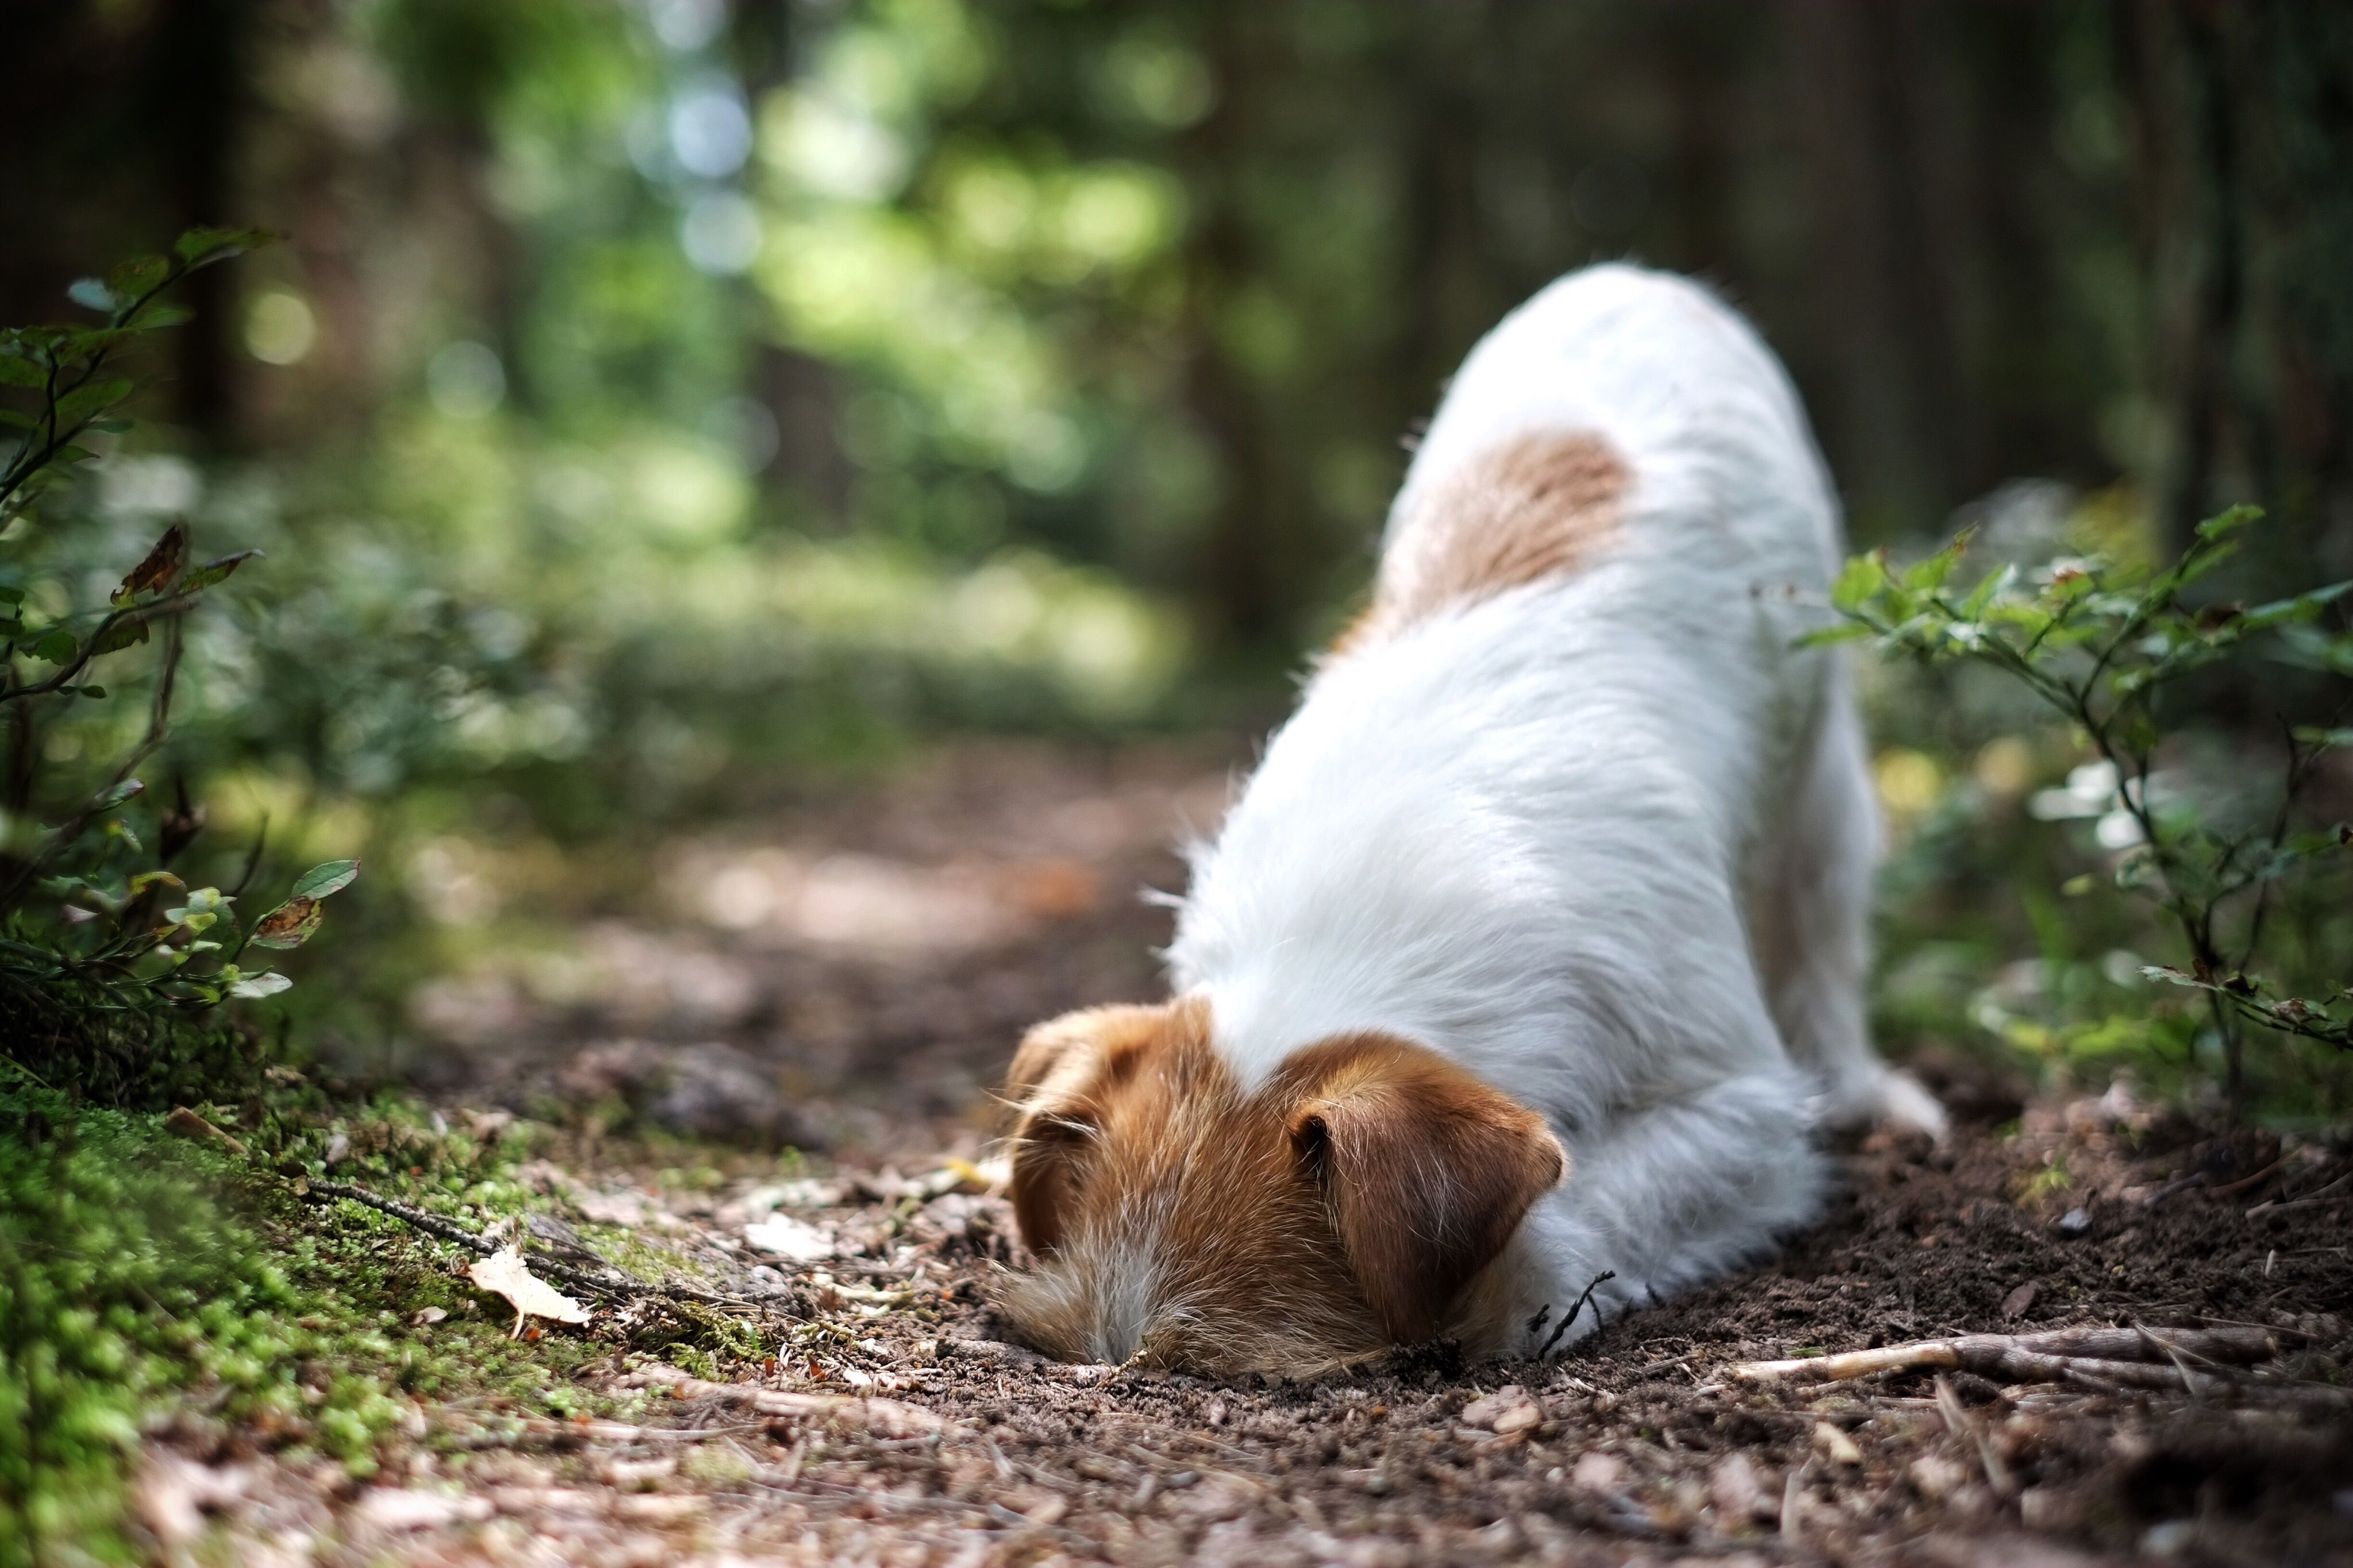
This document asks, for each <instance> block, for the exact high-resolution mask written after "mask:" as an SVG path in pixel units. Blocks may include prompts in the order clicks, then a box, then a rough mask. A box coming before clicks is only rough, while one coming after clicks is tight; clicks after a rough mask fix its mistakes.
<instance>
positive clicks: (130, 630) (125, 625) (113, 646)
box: [90, 621, 148, 658]
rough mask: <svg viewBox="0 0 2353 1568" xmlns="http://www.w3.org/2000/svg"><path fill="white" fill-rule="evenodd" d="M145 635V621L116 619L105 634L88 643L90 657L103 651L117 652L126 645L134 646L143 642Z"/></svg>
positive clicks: (146, 633)
mask: <svg viewBox="0 0 2353 1568" xmlns="http://www.w3.org/2000/svg"><path fill="white" fill-rule="evenodd" d="M147 637H148V631H147V623H146V622H145V621H118V622H116V623H115V624H114V625H113V626H109V627H107V628H106V635H105V636H103V637H100V638H99V639H98V640H97V641H96V642H95V643H92V644H91V645H90V657H91V658H97V657H98V656H99V655H100V654H103V653H119V652H121V650H122V649H124V648H126V647H137V646H138V645H139V644H141V643H143V642H145V641H146V640H147Z"/></svg>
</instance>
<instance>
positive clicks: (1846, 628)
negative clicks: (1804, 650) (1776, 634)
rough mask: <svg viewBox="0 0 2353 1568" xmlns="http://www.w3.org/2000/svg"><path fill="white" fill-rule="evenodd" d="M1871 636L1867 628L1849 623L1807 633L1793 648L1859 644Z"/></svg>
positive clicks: (1858, 622)
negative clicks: (1846, 643)
mask: <svg viewBox="0 0 2353 1568" xmlns="http://www.w3.org/2000/svg"><path fill="white" fill-rule="evenodd" d="M1871 635H1872V630H1871V628H1870V627H1869V626H1864V625H1863V624H1862V622H1860V621H1849V622H1847V623H1846V624H1845V625H1843V626H1824V627H1822V628H1821V629H1820V630H1819V631H1811V632H1808V633H1807V634H1806V635H1805V636H1803V637H1799V639H1798V640H1797V643H1796V644H1795V646H1796V647H1830V646H1831V645H1832V644H1833V643H1842V642H1861V641H1862V639H1863V638H1865V637H1869V636H1871Z"/></svg>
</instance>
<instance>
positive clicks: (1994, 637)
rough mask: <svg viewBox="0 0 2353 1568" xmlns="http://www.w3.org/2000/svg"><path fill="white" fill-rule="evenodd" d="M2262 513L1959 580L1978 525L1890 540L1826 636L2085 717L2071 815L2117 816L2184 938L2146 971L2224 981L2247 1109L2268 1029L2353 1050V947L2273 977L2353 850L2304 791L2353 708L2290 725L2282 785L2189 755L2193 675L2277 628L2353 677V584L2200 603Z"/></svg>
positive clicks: (2108, 839) (2233, 1089) (2234, 1086)
mask: <svg viewBox="0 0 2353 1568" xmlns="http://www.w3.org/2000/svg"><path fill="white" fill-rule="evenodd" d="M2261 515H2262V514H2261V513H2260V511H2258V510H2256V509H2254V508H2252V507H2241V508H2237V509H2234V510H2230V511H2227V512H2224V513H2222V514H2221V516H2219V517H2215V518H2212V519H2211V520H2209V521H2206V522H2204V523H2202V524H2200V527H2199V529H2198V531H2197V535H2196V538H2195V540H2194V542H2192V543H2191V545H2190V546H2189V549H2188V550H2187V551H2186V552H2184V553H2183V554H2182V556H2181V557H2180V559H2179V560H2178V561H2176V562H2174V563H2172V564H2170V565H2169V566H2166V567H2164V568H2163V569H2161V570H2158V571H2155V572H2141V571H2137V570H2134V569H2132V568H2130V567H2127V566H2125V565H2122V564H2120V563H2116V562H2113V561H2109V560H2105V559H2101V558H2096V557H2090V558H2069V559H2062V560H2058V561H2054V562H2052V563H2049V564H2048V565H2047V566H2045V567H2042V568H2041V569H2039V570H2036V571H2034V572H2032V573H2028V572H2024V571H2021V569H2020V568H2019V567H2018V566H2016V565H2014V564H2008V565H2002V566H2000V567H1999V568H1997V569H1995V570H1993V571H1991V572H1989V573H1987V574H1985V575H1984V576H1982V577H1981V578H1980V579H1978V581H1977V582H1976V583H1975V584H1973V585H1971V586H1969V587H1968V588H1966V589H1963V588H1962V587H1960V586H1958V585H1957V584H1955V581H1954V579H1955V574H1956V571H1957V568H1958V567H1959V565H1960V563H1961V562H1962V560H1963V558H1964V555H1965V553H1966V552H1967V550H1968V542H1969V535H1968V534H1967V533H1964V534H1962V535H1961V536H1960V537H1959V538H1957V539H1956V540H1954V541H1953V542H1952V543H1950V544H1949V545H1947V546H1946V547H1945V548H1944V549H1943V550H1941V551H1938V552H1936V553H1935V554H1934V555H1931V556H1929V557H1928V558H1926V560H1924V561H1921V562H1919V563H1916V564H1915V565H1912V566H1910V567H1908V568H1904V569H1902V570H1898V569H1897V568H1896V567H1894V565H1893V564H1891V563H1890V561H1889V558H1888V555H1887V552H1885V551H1879V552H1873V553H1872V554H1868V555H1861V556H1857V557H1855V558H1853V559H1852V560H1851V561H1849V562H1848V563H1847V565H1846V568H1845V570H1844V571H1843V572H1842V573H1841V574H1840V577H1839V579H1838V582H1837V584H1836V585H1835V586H1834V588H1833V591H1832V595H1831V602H1832V605H1833V606H1834V608H1835V609H1836V610H1837V611H1838V613H1839V615H1840V616H1841V617H1842V619H1843V623H1844V624H1842V625H1840V626H1831V627H1828V628H1825V629H1823V630H1821V631H1818V632H1816V633H1813V634H1812V635H1811V636H1810V637H1809V638H1807V639H1806V640H1807V641H1809V642H1812V643H1823V642H1836V641H1845V640H1850V639H1859V638H1868V639H1870V640H1872V641H1873V642H1874V643H1875V644H1876V645H1877V646H1878V647H1880V648H1881V649H1882V650H1883V651H1884V652H1887V653H1891V654H1901V655H1906V656H1909V657H1912V658H1917V659H1920V660H1922V661H1924V662H1926V663H1931V664H1946V663H1969V664H1976V665H1980V666H1984V667H1987V668H1992V669H1996V670H1999V671H2001V672H2002V673H2003V674H2005V675H2007V676H2008V677H2010V678H2011V679H2014V680H2016V681H2017V682H2018V683H2020V684H2021V686H2023V687H2024V688H2025V689H2027V690H2029V691H2031V693H2033V695H2034V696H2035V697H2036V698H2037V699H2039V700H2041V702H2042V704H2043V705H2044V706H2045V707H2047V708H2048V709H2049V710H2052V712H2054V713H2056V714H2057V715H2059V716H2060V717H2062V718H2063V719H2064V720H2066V721H2068V722H2069V723H2071V724H2072V725H2073V727H2074V730H2075V731H2076V733H2077V735H2078V736H2079V738H2080V741H2081V743H2082V744H2083V745H2084V747H2085V748H2086V749H2088V751H2089V752H2091V753H2092V756H2093V759H2094V760H2093V761H2092V762H2090V763H2087V764H2086V766H2085V767H2084V768H2082V769H2079V770H2078V772H2077V774H2076V776H2075V777H2074V778H2073V780H2071V785H2070V791H2069V792H2068V793H2069V794H2071V795H2073V796H2075V797H2078V798H2080V799H2081V800H2082V801H2083V802H2084V805H2085V806H2086V809H2085V810H2084V811H2083V812H2080V813H2074V812H2066V813H2059V814H2060V815H2084V816H2092V817H2094V818H2096V819H2097V821H2098V824H2099V826H2098V827H2097V829H2096V834H2097V837H2098V840H2099V842H2100V844H2101V846H2102V847H2104V848H2105V849H2108V850H2110V851H2112V852H2113V853H2114V854H2115V855H2116V861H2115V868H2114V878H2115V882H2116V886H2117V887H2118V888H2120V889H2124V890H2126V891H2127V892H2129V893H2131V894H2134V895H2136V896H2137V897H2139V898H2141V899H2144V900H2147V901H2148V902H2149V903H2150V904H2152V905H2153V906H2154V907H2156V908H2157V909H2158V910H2161V911H2162V912H2163V914H2164V915H2165V916H2166V917H2167V918H2168V921H2169V923H2170V924H2171V926H2172V927H2173V929H2174V930H2175V931H2176V932H2177V933H2178V935H2179V939H2180V941H2181V943H2182V946H2183V949H2184V950H2185V952H2186V956H2187V964H2186V966H2184V967H2176V966H2173V965H2149V966H2147V967H2146V968H2145V969H2144V971H2143V973H2145V974H2146V975H2147V977H2148V978H2150V979H2153V980H2160V981H2165V982H2169V983H2171V984H2177V985H2181V986H2186V987H2189V988H2191V989H2194V990H2197V991H2200V992H2202V993H2203V994H2204V995H2205V998H2206V1005H2207V1007H2208V1010H2209V1015H2210V1021H2211V1027H2212V1029H2213V1032H2214V1037H2215V1039H2216V1041H2217V1043H2218V1045H2219V1047H2220V1052H2221V1059H2222V1063H2223V1074H2224V1079H2225V1087H2226V1089H2227V1090H2228V1093H2229V1095H2230V1097H2231V1100H2232V1104H2233V1106H2234V1107H2236V1106H2239V1105H2241V1104H2242V1102H2243V1099H2244V1090H2245V1058H2246V1046H2245V1042H2246V1032H2247V1028H2248V1027H2249V1026H2256V1027H2260V1028H2263V1029H2266V1030H2271V1031H2275V1032H2276V1033H2278V1034H2281V1035H2286V1036H2294V1037H2301V1038H2304V1039H2308V1040H2313V1041H2316V1042H2320V1043H2322V1044H2325V1045H2327V1046H2330V1047H2336V1048H2337V1049H2339V1050H2344V1049H2347V1048H2353V988H2348V985H2347V984H2345V983H2344V981H2343V980H2342V979H2341V978H2338V976H2339V975H2341V973H2342V970H2343V964H2344V961H2345V957H2346V955H2343V954H2331V955H2325V957H2324V963H2323V965H2322V967H2327V966H2329V965H2333V966H2334V967H2335V970H2336V973H2332V974H2330V975H2329V976H2328V977H2327V982H2326V984H2327V985H2328V991H2327V994H2325V995H2320V996H2309V995H2298V994H2294V993H2293V992H2292V991H2290V990H2287V989H2285V988H2284V987H2283V985H2282V984H2279V983H2278V982H2276V981H2274V980H2273V979H2270V978H2268V977H2266V976H2265V975H2263V974H2262V973H2257V971H2258V969H2259V968H2260V967H2262V966H2263V963H2264V960H2265V958H2266V945H2265V944H2266V937H2267V935H2268V934H2269V932H2270V927H2271V921H2270V916H2271V915H2272V913H2273V911H2274V907H2275V905H2276V902H2277V900H2278V896H2279V893H2280V890H2281V889H2282V887H2283V886H2284V884H2286V883H2288V882H2289V881H2291V880H2292V879H2296V878H2299V877H2302V876H2306V875H2307V874H2310V873H2311V872H2313V871H2314V870H2315V868H2316V867H2317V866H2318V865H2319V863H2320V862H2321V861H2322V860H2323V859H2324V858H2328V857H2332V856H2334V855H2335V854H2337V852H2338V851H2340V850H2341V849H2343V848H2344V847H2346V846H2347V845H2348V844H2353V828H2348V827H2347V826H2345V825H2344V824H2341V823H2335V824H2328V823H2313V822H2310V821H2307V820H2306V815H2307V814H2306V812H2305V811H2304V810H2303V807H2302V799H2301V797H2302V796H2303V795H2304V793H2305V789H2306V785H2307V784H2309V782H2310V781H2311V779H2312V777H2313V772H2314V764H2315V763H2316V759H2318V758H2319V757H2320V756H2321V755H2322V754H2323V753H2324V752H2327V751H2329V750H2332V749H2334V748H2338V747H2344V746H2347V745H2353V730H2349V729H2347V728H2344V727H2342V721H2341V718H2340V720H2339V721H2337V722H2335V723H2332V724H2327V725H2317V726H2300V727H2295V728H2291V729H2288V730H2287V731H2285V733H2284V736H2283V738H2282V744H2281V752H2280V758H2279V770H2278V773H2277V779H2276V784H2275V785H2274V787H2272V788H2271V789H2269V790H2268V792H2263V794H2262V795H2261V796H2260V797H2259V796H2258V795H2257V794H2255V793H2251V792H2250V791H2249V790H2248V789H2247V788H2246V787H2245V785H2246V778H2245V775H2244V774H2243V773H2242V772H2241V771H2238V770H2233V776H2232V778H2230V779H2229V780H2228V781H2226V783H2225V786H2224V787H2221V788H2216V787H2211V786H2210V787H2202V788H2201V787H2200V784H2199V781H2197V780H2195V779H2194V778H2192V777H2191V776H2189V775H2190V772H2191V770H2189V768H2188V767H2187V766H2186V765H2175V764H2176V763H2177V761H2178V760H2179V759H2178V758H2177V753H2178V752H2179V751H2180V750H2181V749H2182V748H2181V747H2180V745H2179V742H2180V740H2181V731H2182V727H2183V724H2184V722H2185V721H2187V720H2189V719H2190V718H2192V717H2194V716H2195V710H2194V709H2193V708H2192V707H2191V706H2190V705H2189V703H2188V702H2187V701H2186V700H2181V699H2182V693H2183V687H2184V683H2185V682H2187V681H2189V679H2191V678H2192V677H2195V676H2198V675H2200V673H2202V672H2206V671H2210V670H2213V669H2215V668H2217V667H2219V666H2223V665H2225V664H2226V663H2229V662H2231V661H2234V660H2238V659H2241V658H2244V657H2246V655H2247V654H2248V653H2249V651H2250V650H2251V649H2252V648H2253V647H2254V646H2255V645H2256V643H2257V639H2264V640H2265V641H2266V643H2267V645H2268V646H2267V648H2266V651H2267V652H2269V653H2270V654H2271V655H2272V656H2274V658H2282V659H2285V660H2287V661H2289V662H2291V663H2294V664H2297V665H2300V666H2302V667H2304V668H2307V669H2310V670H2314V671H2316V672H2318V673H2319V674H2320V675H2321V676H2322V678H2323V679H2326V680H2327V681H2329V682H2331V683H2332V684H2333V685H2341V684H2342V683H2343V682H2344V681H2346V680H2348V679H2353V634H2348V633H2346V632H2344V631H2341V630H2336V629H2332V628H2331V627H2330V626H2329V625H2328V624H2327V616H2328V610H2329V606H2331V605H2333V604H2335V603H2336V602H2337V600H2338V599H2340V598H2342V597H2343V596H2345V595H2346V594H2347V593H2348V591H2353V583H2338V584H2331V585H2329V586H2327V587H2324V588H2318V589H2315V590H2313V591H2311V592H2308V593H2304V594H2298V595H2293V596H2291V597H2287V598H2283V599H2278V600H2274V601H2272V602H2270V603H2266V604H2263V605H2256V606H2254V607H2253V608H2247V607H2242V606H2241V605H2235V604H2230V603H2225V602H2219V601H2217V602H2208V603H2202V604H2200V603H2194V602H2192V601H2191V599H2190V597H2189V594H2190V590H2191V588H2192V587H2193V585H2194V584H2199V583H2200V582H2201V581H2202V580H2204V579H2206V578H2207V577H2208V576H2209V575H2210V574H2211V573H2212V572H2213V571H2214V570H2215V569H2216V568H2217V567H2218V566H2220V565H2221V564H2222V563H2223V562H2224V561H2226V560H2227V559H2229V557H2230V556H2231V555H2232V552H2234V550H2235V549H2236V548H2237V546H2238V544H2239V542H2240V540H2241V537H2242V535H2243V533H2244V532H2245V531H2246V530H2247V529H2248V528H2249V527H2250V526H2252V525H2253V523H2254V522H2255V521H2256V520H2257V519H2258V518H2259V517H2260V516H2261ZM2339 712H2340V714H2341V712H2342V709H2341V708H2340V710H2339Z"/></svg>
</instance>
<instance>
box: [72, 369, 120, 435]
mask: <svg viewBox="0 0 2353 1568" xmlns="http://www.w3.org/2000/svg"><path fill="white" fill-rule="evenodd" d="M131 389H132V387H131V382H130V381H129V380H128V379H127V378H125V377H122V376H119V375H116V376H109V377H108V378H107V379H106V380H104V381H92V382H87V383H85V384H82V385H80V386H77V387H75V388H74V389H73V390H72V391H71V392H69V393H67V394H66V395H64V396H63V397H60V398H58V424H60V425H74V424H79V422H80V421H81V420H83V419H86V418H88V417H89V416H91V415H93V414H97V413H99V412H100V411H101V410H103V409H108V408H111V407H113V406H114V405H116V404H118V403H120V402H121V401H122V400H123V399H124V398H126V397H128V396H130V395H131Z"/></svg>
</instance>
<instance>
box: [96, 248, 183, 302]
mask: <svg viewBox="0 0 2353 1568" xmlns="http://www.w3.org/2000/svg"><path fill="white" fill-rule="evenodd" d="M171 271H172V264H171V263H170V262H169V261H166V260H164V258H162V257H160V256H138V257H133V258H131V259H130V260H128V261H123V262H118V263H116V264H115V266H114V268H113V269H112V270H111V271H109V272H108V273H107V275H106V286H107V287H108V288H109V289H112V290H113V291H114V292H115V293H116V294H118V295H120V296H121V297H122V298H123V299H126V300H129V299H134V298H136V297H137V296H139V295H141V294H144V293H146V292H147V290H149V289H153V288H154V287H155V285H157V284H158V283H161V282H162V281H164V279H165V278H167V277H169V276H170V275H171Z"/></svg>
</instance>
